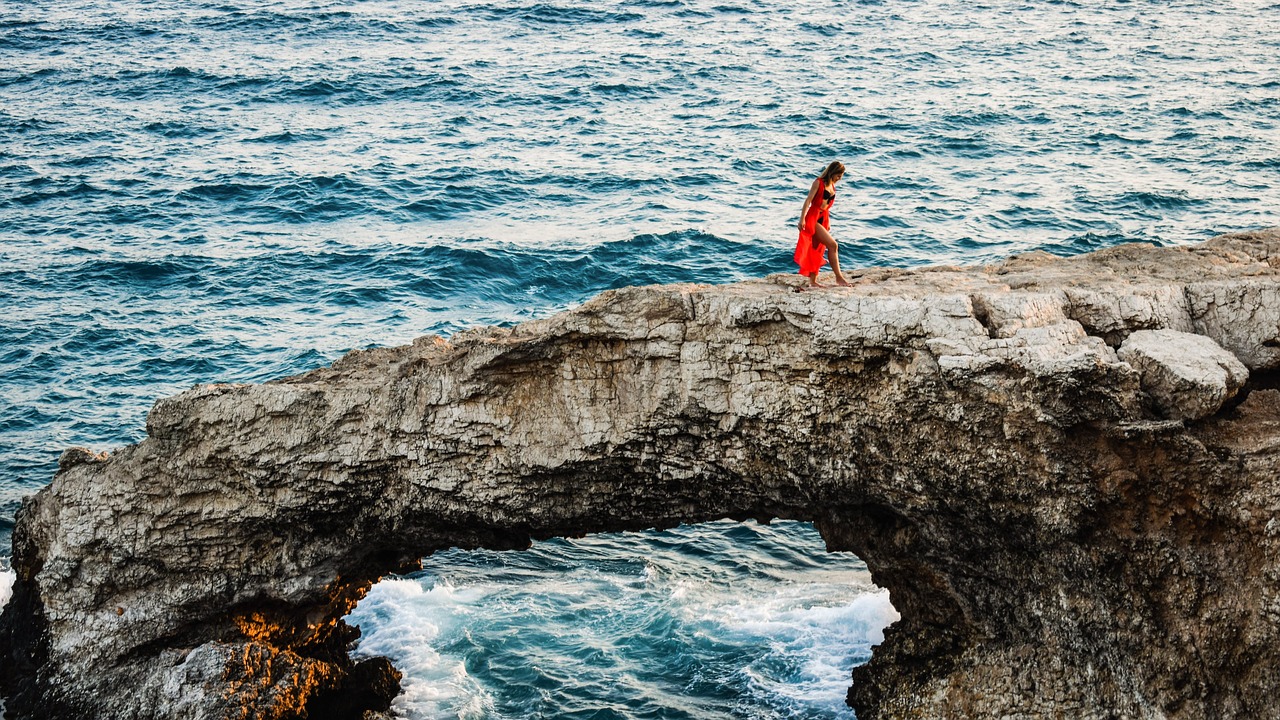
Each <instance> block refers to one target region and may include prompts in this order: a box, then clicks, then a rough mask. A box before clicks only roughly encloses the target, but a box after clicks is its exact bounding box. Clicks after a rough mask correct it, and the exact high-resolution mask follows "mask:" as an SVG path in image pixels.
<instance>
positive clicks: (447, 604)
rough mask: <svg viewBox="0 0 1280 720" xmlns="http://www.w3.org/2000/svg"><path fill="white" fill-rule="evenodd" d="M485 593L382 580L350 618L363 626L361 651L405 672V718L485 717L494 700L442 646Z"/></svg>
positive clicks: (400, 705) (401, 712) (401, 703)
mask: <svg viewBox="0 0 1280 720" xmlns="http://www.w3.org/2000/svg"><path fill="white" fill-rule="evenodd" d="M482 595H483V593H482V592H481V591H479V590H477V589H475V588H464V589H461V590H460V589H457V588H454V587H453V586H452V585H450V584H448V583H439V584H436V585H435V586H434V587H432V588H430V589H427V588H425V587H424V586H423V584H422V583H421V582H419V581H416V580H408V579H392V580H385V581H383V582H380V583H378V584H377V585H375V586H374V587H373V589H372V590H371V591H370V592H369V595H368V597H366V598H365V599H364V600H363V601H362V602H361V603H360V605H359V606H358V607H357V608H356V609H355V611H354V612H352V613H351V617H350V618H349V620H350V621H351V622H353V623H355V624H358V625H360V626H361V628H362V629H363V630H364V634H365V636H364V637H363V638H362V639H361V641H360V645H359V648H358V649H357V651H356V655H357V656H361V657H367V656H375V655H383V656H386V657H390V658H392V659H394V661H395V663H396V666H397V667H398V668H399V669H400V670H401V671H402V672H403V673H404V679H403V681H402V685H403V689H404V691H403V692H402V693H401V694H400V695H399V696H398V697H396V699H395V702H394V704H393V706H392V707H393V710H394V711H395V712H396V714H397V715H398V716H400V717H410V718H444V717H449V718H457V720H481V718H485V717H487V716H488V715H489V711H490V710H491V709H492V700H491V699H490V697H489V694H488V693H487V692H486V691H485V689H484V688H483V687H482V686H481V685H480V684H479V683H478V682H477V681H476V680H475V679H474V678H472V677H471V676H470V675H468V673H467V669H466V666H465V664H464V663H463V661H462V659H461V658H460V657H456V656H452V655H444V654H441V653H440V652H438V651H437V650H436V645H437V644H438V643H439V642H440V641H441V640H442V639H447V638H449V637H450V636H453V635H455V634H457V633H465V628H464V627H462V623H463V622H464V621H465V618H466V617H467V616H468V615H469V614H471V613H472V612H473V610H472V609H471V607H470V606H472V605H473V604H474V603H476V602H477V601H478V600H480V599H481V596H482Z"/></svg>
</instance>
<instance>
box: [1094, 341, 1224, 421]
mask: <svg viewBox="0 0 1280 720" xmlns="http://www.w3.org/2000/svg"><path fill="white" fill-rule="evenodd" d="M1118 355H1119V357H1120V359H1121V360H1123V361H1125V362H1127V363H1129V364H1130V365H1132V366H1133V367H1134V369H1135V370H1137V371H1138V374H1139V375H1141V376H1142V389H1143V390H1145V391H1146V392H1147V393H1148V394H1149V395H1151V399H1152V400H1153V401H1154V403H1155V405H1156V407H1157V408H1158V409H1159V410H1160V411H1161V412H1163V413H1164V415H1165V416H1167V417H1170V418H1174V419H1176V420H1199V419H1200V418H1202V417H1205V416H1207V415H1211V414H1213V413H1215V412H1217V411H1218V410H1219V409H1220V408H1221V407H1222V404H1223V403H1224V402H1226V401H1227V400H1230V399H1231V398H1233V397H1235V394H1236V391H1237V390H1239V389H1240V388H1241V387H1243V386H1244V383H1245V381H1246V380H1248V379H1249V370H1248V368H1246V367H1245V366H1244V363H1242V362H1240V361H1239V360H1237V359H1236V356H1235V355H1232V354H1231V353H1229V352H1227V351H1226V350H1223V349H1222V346H1221V345H1219V344H1218V343H1216V342H1214V341H1213V340H1210V339H1209V338H1207V337H1205V336H1203V335H1192V334H1191V333H1184V332H1179V331H1177V330H1139V331H1137V332H1135V333H1133V334H1132V335H1130V336H1129V337H1128V339H1126V340H1125V341H1124V344H1123V345H1121V346H1120V350H1119V352H1118Z"/></svg>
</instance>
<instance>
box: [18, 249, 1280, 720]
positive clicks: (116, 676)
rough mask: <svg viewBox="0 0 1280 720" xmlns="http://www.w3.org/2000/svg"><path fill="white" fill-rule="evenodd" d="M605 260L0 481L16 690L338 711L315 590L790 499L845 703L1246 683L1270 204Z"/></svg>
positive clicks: (162, 413)
mask: <svg viewBox="0 0 1280 720" xmlns="http://www.w3.org/2000/svg"><path fill="white" fill-rule="evenodd" d="M856 279H857V281H858V282H857V285H856V287H854V288H852V289H849V290H842V289H834V288H832V289H827V290H821V291H814V292H794V291H793V290H794V288H793V287H792V286H793V285H794V284H795V283H796V282H797V281H798V280H799V278H798V277H784V276H775V277H770V278H766V279H763V280H758V281H753V282H746V283H740V284H736V285H727V286H703V285H676V286H662V287H645V288H629V289H624V290H618V291H613V292H608V293H604V294H603V295H601V296H599V297H597V298H595V299H594V300H592V301H590V302H589V303H587V304H585V305H583V306H582V307H580V308H578V309H576V310H573V311H570V312H566V313H562V314H560V315H557V316H555V317H552V318H549V319H546V320H541V321H536V322H530V323H526V324H523V325H520V326H517V327H514V328H509V329H498V328H483V329H479V330H475V331H471V332H466V333H462V334H459V335H457V336H454V337H453V338H451V339H450V340H448V341H446V340H443V339H440V338H434V337H428V338H422V339H419V340H418V341H416V342H415V343H413V344H412V345H409V346H405V347H398V348H387V349H376V350H369V351H362V352H354V353H351V354H350V355H348V356H346V357H344V358H343V359H341V360H339V361H338V362H337V363H335V364H334V365H333V366H332V367H330V368H325V369H321V370H316V371H314V372H310V373H306V374H303V375H299V376H296V377H291V378H285V379H282V380H280V381H277V382H272V383H267V384H264V385H203V386H197V387H195V388H193V389H191V390H189V391H187V392H185V393H182V394H181V395H178V396H176V397H173V398H168V399H165V400H161V401H159V402H158V403H156V405H155V407H154V409H153V410H152V411H151V413H150V416H149V418H148V420H147V432H148V437H147V438H146V439H145V440H144V441H143V442H141V443H138V444H137V445H133V446H130V447H126V448H122V449H119V450H116V451H114V452H112V453H110V454H105V453H104V454H93V453H90V452H88V451H85V450H69V451H67V452H66V453H65V454H64V455H63V457H62V461H61V467H60V470H59V471H58V473H57V475H56V476H55V477H54V479H53V482H52V483H51V484H50V485H49V486H48V487H46V488H45V489H44V490H42V491H41V492H39V493H38V494H37V495H35V496H34V497H32V498H29V499H28V500H27V501H26V502H25V503H24V504H23V507H22V510H21V512H20V513H19V518H18V527H17V529H16V531H15V535H14V565H15V568H16V570H17V573H18V580H17V582H16V585H15V587H14V596H13V599H12V601H11V602H10V604H9V605H8V606H7V607H6V608H5V611H4V614H3V616H0V646H2V647H0V649H2V650H3V653H2V658H0V663H2V665H3V667H0V682H2V683H3V685H4V690H5V692H6V693H7V694H8V695H9V696H10V701H9V710H10V712H11V713H13V714H16V715H17V716H19V717H30V718H66V717H82V718H103V719H104V720H105V719H108V718H110V719H111V720H117V719H121V720H122V719H128V718H175V719H177V718H183V719H194V718H294V717H301V716H302V715H303V713H308V712H309V714H310V717H312V718H319V717H326V718H350V717H360V716H361V715H362V714H363V713H364V712H365V711H366V710H371V709H377V708H384V707H386V703H387V701H388V699H389V697H391V696H392V695H393V694H394V693H395V692H396V687H397V674H396V673H395V671H394V669H393V668H392V667H391V666H390V664H389V663H387V662H386V661H385V660H371V661H366V662H365V663H362V664H360V665H354V664H353V663H352V662H351V660H350V659H349V658H348V656H347V653H346V649H347V646H348V643H349V642H350V640H351V636H352V631H351V630H350V629H349V628H347V627H346V625H344V624H343V622H342V617H343V615H344V614H345V613H346V612H347V611H348V610H349V609H350V608H351V607H352V605H353V603H355V602H356V601H357V600H358V598H360V597H361V596H362V594H363V593H364V592H365V591H366V590H367V589H368V587H369V586H370V584H371V583H372V582H373V581H374V580H376V579H377V578H379V577H381V576H383V575H384V574H386V573H388V572H393V571H396V570H404V569H406V568H410V567H413V566H414V564H415V562H416V559H417V558H419V557H421V556H423V555H424V554H427V553H431V552H433V551H435V550H438V549H441V548H447V547H452V546H462V547H479V546H484V547H491V548H520V547H524V546H525V545H527V543H528V542H529V539H530V538H531V537H536V538H541V537H550V536H557V535H581V534H583V533H591V532H599V531H618V530H629V529H639V528H648V527H654V526H657V527H665V526H671V525H674V524H676V523H680V522H689V523H691V522H699V521H706V520H712V519H716V518H723V517H734V518H749V517H751V518H759V519H762V520H767V519H770V518H794V519H802V520H811V521H814V522H816V523H817V525H818V527H819V529H820V530H821V532H822V534H823V536H824V538H825V539H826V541H827V543H828V545H829V547H830V548H831V549H835V550H850V551H853V552H855V553H857V554H858V555H859V556H860V557H862V558H863V559H864V560H865V561H866V562H867V565H868V566H869V567H870V569H871V571H872V573H873V576H874V579H875V581H876V582H877V583H878V584H880V585H881V586H884V587H887V588H888V589H889V590H890V591H891V593H892V600H893V603H894V605H895V607H896V608H897V609H898V610H899V612H900V613H901V615H902V619H901V620H900V621H899V622H897V623H896V624H895V625H893V626H892V627H891V628H889V630H888V631H887V632H886V637H885V642H884V643H883V644H882V645H881V646H880V647H879V648H878V649H877V650H876V651H875V655H874V657H873V658H872V660H871V662H870V663H868V664H867V665H865V666H862V667H859V668H857V669H856V670H855V671H854V677H853V682H852V686H853V689H852V690H851V691H850V696H849V701H850V703H851V704H852V705H853V706H854V708H855V709H856V710H857V712H858V715H859V717H860V718H862V719H863V720H874V719H876V718H975V717H1004V716H1016V717H1030V718H1040V717H1045V718H1048V717H1054V718H1057V717H1072V718H1076V717H1082V718H1104V717H1106V718H1111V717H1124V718H1187V719H1192V718H1225V717H1239V718H1246V717H1248V718H1257V717H1275V716H1277V714H1280V711H1277V709H1276V705H1275V698H1276V697H1277V696H1280V650H1277V648H1280V518H1278V517H1277V509H1278V508H1280V482H1278V480H1277V467H1280V392H1277V390H1276V389H1275V387H1276V384H1277V383H1276V380H1277V377H1278V374H1277V368H1278V367H1280V283H1278V282H1277V280H1278V279H1280V229H1276V230H1270V231H1263V232H1257V233H1246V234H1239V235H1231V236H1223V237H1219V238H1216V239H1214V240H1212V241H1209V242H1207V243H1204V244H1201V245H1197V246H1193V247H1182V248H1173V249H1158V248H1152V247H1149V246H1135V245H1130V246H1124V247H1118V248H1114V249H1110V250H1105V251H1101V252H1097V253H1093V254H1091V255H1086V256H1081V257H1076V258H1070V259H1061V258H1055V257H1051V256H1048V255H1043V254H1032V255H1025V256H1018V257H1014V258H1011V259H1009V260H1007V261H1006V262H1004V263H1002V264H999V265H994V266H989V267H973V268H951V267H933V268H924V269H919V270H909V271H908V270H868V271H863V272H862V273H860V274H858V275H857V277H856Z"/></svg>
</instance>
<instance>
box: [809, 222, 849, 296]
mask: <svg viewBox="0 0 1280 720" xmlns="http://www.w3.org/2000/svg"><path fill="white" fill-rule="evenodd" d="M813 236H814V237H815V238H817V240H818V242H820V243H822V244H823V245H826V246H827V259H828V260H830V261H831V271H832V272H834V273H835V274H836V284H837V285H843V286H844V287H849V281H848V280H845V279H844V274H842V273H841V272H840V250H839V248H840V243H838V242H836V239H835V238H833V237H831V233H829V232H827V229H826V228H824V227H822V226H821V225H819V226H817V227H815V228H814V229H813Z"/></svg>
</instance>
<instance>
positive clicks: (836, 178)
mask: <svg viewBox="0 0 1280 720" xmlns="http://www.w3.org/2000/svg"><path fill="white" fill-rule="evenodd" d="M842 177H844V173H840V174H839V175H833V176H832V177H831V184H832V185H835V184H836V183H838V182H840V178H842Z"/></svg>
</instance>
